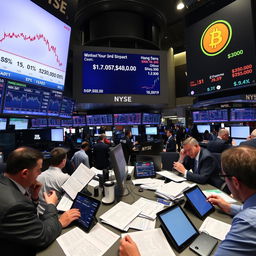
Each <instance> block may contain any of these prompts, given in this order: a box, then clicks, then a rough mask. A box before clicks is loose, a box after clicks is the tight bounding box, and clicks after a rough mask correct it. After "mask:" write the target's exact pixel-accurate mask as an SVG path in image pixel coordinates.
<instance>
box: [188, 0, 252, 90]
mask: <svg viewBox="0 0 256 256" xmlns="http://www.w3.org/2000/svg"><path fill="white" fill-rule="evenodd" d="M186 36H187V68H188V83H189V84H188V91H189V95H202V94H207V93H214V92H220V91H222V90H227V89H235V88H241V87H245V86H252V85H255V64H256V60H255V55H256V54H255V38H254V36H255V33H254V29H253V17H252V8H251V1H250V0H236V1H234V2H233V3H231V4H229V5H227V6H225V7H224V8H222V9H220V10H218V11H217V12H215V13H213V14H211V15H209V16H207V17H206V18H204V19H202V20H200V21H199V22H197V23H194V24H192V25H191V26H189V27H188V28H187V30H186Z"/></svg>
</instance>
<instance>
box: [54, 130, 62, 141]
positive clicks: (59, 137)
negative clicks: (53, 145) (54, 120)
mask: <svg viewBox="0 0 256 256" xmlns="http://www.w3.org/2000/svg"><path fill="white" fill-rule="evenodd" d="M51 141H64V132H63V129H51Z"/></svg>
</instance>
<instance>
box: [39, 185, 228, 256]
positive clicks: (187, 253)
mask: <svg viewBox="0 0 256 256" xmlns="http://www.w3.org/2000/svg"><path fill="white" fill-rule="evenodd" d="M127 186H128V189H129V191H130V193H129V195H127V196H124V197H123V199H122V201H124V202H126V203H129V204H132V203H133V202H135V201H136V200H137V199H139V198H140V197H145V198H147V199H151V200H155V199H156V195H155V194H154V192H153V191H149V190H144V191H143V192H138V187H135V186H133V185H132V183H131V181H129V182H128V184H127ZM199 187H200V188H201V189H202V190H206V189H213V188H214V187H213V186H211V185H199ZM97 199H99V200H100V199H101V198H100V197H98V198H97ZM113 205H114V204H112V205H103V204H101V206H100V208H99V211H98V213H97V219H99V216H101V215H102V214H103V213H104V212H106V211H107V210H109V209H110V208H111V207H113ZM182 206H184V204H183V205H182ZM183 209H184V210H185V212H186V213H187V215H188V216H189V218H190V219H191V221H192V222H193V224H194V225H195V226H196V227H197V228H198V229H199V227H200V226H201V224H202V222H203V221H202V220H200V219H199V218H197V217H196V216H195V215H193V214H192V213H191V212H190V211H188V210H187V209H185V208H184V207H183ZM210 216H211V217H213V218H215V219H217V220H220V221H223V222H226V223H229V224H230V223H231V221H232V218H231V217H230V216H228V215H226V214H224V213H222V212H220V211H219V210H216V211H214V212H213V213H212V214H211V215H210ZM102 225H104V226H105V227H107V228H108V229H109V230H111V231H113V232H114V233H116V234H118V235H120V234H121V232H120V231H119V230H117V229H115V228H113V227H111V226H109V225H106V224H102ZM159 225H160V223H159V221H158V220H157V221H156V227H159ZM72 228H74V225H73V226H71V227H69V228H66V229H64V230H63V231H62V234H64V233H65V232H67V231H69V230H71V229H72ZM134 231H137V230H134V229H129V232H134ZM118 247H119V240H118V241H117V242H116V243H115V244H114V245H113V246H112V247H111V248H110V249H109V250H108V251H107V252H106V253H105V254H104V256H118ZM216 248H217V247H215V250H216ZM174 252H175V254H176V255H181V256H192V255H196V254H195V253H194V252H192V251H191V250H190V249H189V248H186V249H185V250H184V251H183V252H182V253H178V252H176V251H175V250H174ZM213 254H214V252H213V253H212V254H211V255H213ZM52 255H54V256H65V254H64V252H63V251H62V249H61V247H60V246H59V244H58V243H57V241H55V242H53V243H52V244H51V245H50V246H49V247H48V248H47V249H45V250H43V251H41V252H39V253H37V256H52Z"/></svg>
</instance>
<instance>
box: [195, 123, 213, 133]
mask: <svg viewBox="0 0 256 256" xmlns="http://www.w3.org/2000/svg"><path fill="white" fill-rule="evenodd" d="M197 130H198V132H199V133H204V132H205V131H206V130H208V131H210V130H211V127H210V125H197Z"/></svg>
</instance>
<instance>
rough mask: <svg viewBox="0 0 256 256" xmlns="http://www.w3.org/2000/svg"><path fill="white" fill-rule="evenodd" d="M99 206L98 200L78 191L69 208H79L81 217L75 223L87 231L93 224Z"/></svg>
mask: <svg viewBox="0 0 256 256" xmlns="http://www.w3.org/2000/svg"><path fill="white" fill-rule="evenodd" d="M99 207H100V201H99V200H96V199H94V198H92V197H89V196H87V195H85V194H83V193H81V192H79V193H78V194H77V196H76V198H75V200H74V202H73V205H72V207H71V208H77V209H79V210H80V213H81V217H80V218H79V219H78V220H76V223H77V224H78V225H79V226H80V227H81V228H82V229H83V230H84V231H85V232H89V231H90V229H91V228H92V227H93V225H94V224H95V220H96V217H95V216H96V213H97V211H98V209H99Z"/></svg>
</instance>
